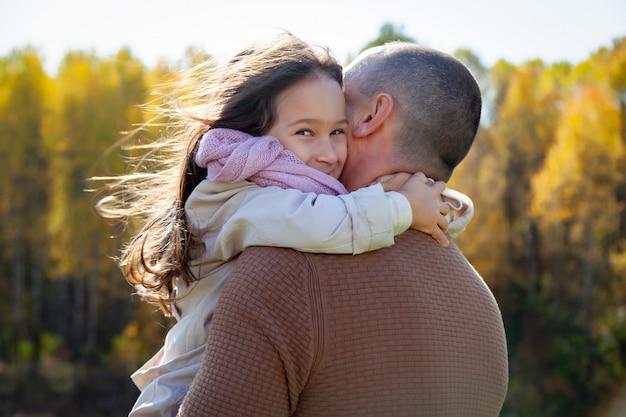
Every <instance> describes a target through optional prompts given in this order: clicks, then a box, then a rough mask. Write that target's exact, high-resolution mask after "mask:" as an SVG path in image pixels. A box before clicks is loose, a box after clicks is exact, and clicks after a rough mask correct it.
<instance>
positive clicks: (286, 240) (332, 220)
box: [186, 183, 412, 260]
mask: <svg viewBox="0 0 626 417" xmlns="http://www.w3.org/2000/svg"><path fill="white" fill-rule="evenodd" d="M205 186H206V187H216V186H217V185H215V184H213V185H211V184H210V183H209V184H205ZM231 191H232V189H231ZM199 192H200V193H202V190H199ZM221 193H222V191H218V193H217V194H216V193H213V194H210V193H209V194H207V195H206V198H202V197H200V198H195V199H191V201H188V204H187V205H186V211H187V216H188V218H189V219H190V222H191V223H192V224H194V225H196V226H195V227H196V228H198V229H199V230H203V231H206V230H213V231H214V233H213V234H212V236H211V233H209V234H207V233H205V232H202V234H203V235H206V236H207V239H208V240H205V241H204V242H203V243H204V245H205V250H207V251H208V253H211V254H212V256H214V257H215V258H217V259H221V260H228V259H231V258H233V257H235V256H237V255H238V254H239V253H241V252H242V251H243V250H244V249H245V248H247V247H250V246H274V247H287V248H293V249H297V250H300V251H303V252H317V253H334V254H355V255H356V254H360V253H363V252H367V251H372V250H376V249H380V248H383V247H387V246H391V245H393V242H394V236H396V235H398V234H400V233H402V232H404V231H406V230H407V229H408V227H409V226H410V224H411V220H412V212H411V207H410V205H409V202H408V200H407V199H406V198H405V197H404V196H403V195H401V194H399V193H396V192H387V193H385V192H384V190H383V188H382V186H381V185H380V184H376V185H373V186H370V187H366V188H363V189H360V190H357V191H355V192H352V193H350V194H345V195H340V196H330V195H317V194H313V193H303V192H301V191H298V190H293V189H287V190H286V189H282V188H278V187H263V188H262V187H258V186H250V185H249V183H248V185H247V186H245V187H243V188H242V189H241V191H240V192H239V193H232V192H230V193H229V194H228V196H227V197H223V198H222V201H221V204H222V207H212V206H211V204H213V203H210V204H203V202H207V201H209V200H210V199H213V200H215V201H217V199H219V195H220V194H221ZM215 205H216V204H213V206H215Z"/></svg>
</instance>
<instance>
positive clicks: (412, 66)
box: [341, 42, 482, 190]
mask: <svg viewBox="0 0 626 417" xmlns="http://www.w3.org/2000/svg"><path fill="white" fill-rule="evenodd" d="M344 86H345V96H346V109H347V115H348V120H349V122H350V126H351V131H352V135H351V137H350V139H349V141H348V145H349V146H348V150H349V151H348V159H347V161H346V165H345V168H344V171H343V174H342V176H341V180H342V181H343V183H344V184H345V185H346V188H348V190H354V189H357V188H359V187H363V186H366V185H369V184H370V183H371V182H372V181H374V180H375V179H376V178H377V177H378V176H380V175H384V174H389V173H394V172H399V171H405V172H417V171H422V172H424V173H425V174H426V175H427V176H429V177H431V178H433V179H435V180H442V181H447V180H448V179H449V178H450V176H451V175H452V171H453V170H454V168H455V167H456V166H457V165H458V164H459V162H461V160H462V159H463V158H464V157H465V156H466V155H467V152H468V151H469V149H470V147H471V145H472V143H473V141H474V138H475V136H476V131H477V129H478V124H479V122H480V111H481V105H482V101H481V95H480V88H479V87H478V84H477V82H476V80H475V78H474V77H473V75H472V74H471V72H470V71H469V69H468V68H467V67H466V66H465V65H464V64H463V63H462V62H461V61H459V60H458V59H456V58H454V57H452V56H450V55H447V54H444V53H442V52H439V51H436V50H433V49H429V48H424V47H422V46H418V45H416V44H412V43H406V42H394V43H389V44H386V45H384V46H379V47H375V48H372V49H369V50H367V51H365V52H363V53H362V54H361V55H359V56H358V57H357V58H356V59H355V60H354V62H352V63H351V64H350V65H349V66H348V67H346V69H345V71H344Z"/></svg>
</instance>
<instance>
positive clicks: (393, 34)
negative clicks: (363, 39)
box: [361, 22, 417, 52]
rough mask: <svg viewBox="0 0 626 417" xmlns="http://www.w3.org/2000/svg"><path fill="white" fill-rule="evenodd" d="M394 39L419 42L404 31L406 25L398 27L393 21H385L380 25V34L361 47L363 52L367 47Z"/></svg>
mask: <svg viewBox="0 0 626 417" xmlns="http://www.w3.org/2000/svg"><path fill="white" fill-rule="evenodd" d="M393 41H404V42H412V43H417V41H416V40H415V39H413V38H412V37H410V36H408V35H406V34H405V33H404V27H402V26H400V27H396V25H394V24H393V23H389V22H388V23H384V24H383V25H382V26H381V27H380V31H379V32H378V36H377V37H376V39H374V40H373V41H371V42H369V43H368V44H367V45H365V46H364V47H363V49H361V52H363V51H365V50H366V49H369V48H373V47H374V46H380V45H384V44H386V43H387V42H393Z"/></svg>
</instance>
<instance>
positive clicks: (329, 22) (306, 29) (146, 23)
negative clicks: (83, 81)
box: [0, 0, 626, 71]
mask: <svg viewBox="0 0 626 417" xmlns="http://www.w3.org/2000/svg"><path fill="white" fill-rule="evenodd" d="M625 21H626V2H624V1H621V0H550V1H545V0H527V1H524V2H518V1H513V0H502V1H498V0H474V1H465V0H441V1H428V0H384V1H382V2H371V1H355V0H347V1H341V0H317V1H297V0H259V1H257V0H244V1H238V0H231V1H223V0H179V1H176V2H173V1H170V0H95V1H80V0H57V1H47V0H21V1H17V0H1V1H0V54H7V53H8V52H10V51H11V50H12V49H13V48H16V47H23V46H26V45H32V46H34V47H35V48H37V49H38V50H39V51H40V53H41V56H42V58H43V60H44V62H45V65H46V69H47V70H49V71H53V70H56V68H57V66H58V64H59V62H60V60H61V59H62V58H63V55H64V54H65V53H66V52H67V51H68V50H72V49H79V50H83V51H94V52H95V53H97V54H99V55H104V56H106V55H107V54H114V53H116V52H117V51H118V50H119V48H120V47H122V46H128V47H129V48H130V49H131V51H132V52H133V54H134V55H135V56H137V57H139V58H140V59H141V60H142V61H143V62H145V63H146V65H148V66H153V65H154V64H155V63H156V62H157V60H158V59H161V58H165V59H169V60H176V59H180V58H182V57H183V55H184V51H185V49H186V48H188V47H195V48H197V49H203V50H204V51H206V52H208V53H210V54H211V55H213V56H214V57H216V58H218V59H224V58H226V57H228V56H229V55H231V54H232V53H234V52H235V51H236V50H238V49H239V48H241V47H243V46H244V45H246V44H248V43H250V42H253V41H256V40H259V39H260V38H262V37H266V36H268V35H269V34H272V33H273V32H274V31H275V29H276V28H281V29H287V30H289V31H291V32H293V33H294V34H296V35H297V36H299V37H301V38H303V39H305V40H306V41H309V42H313V43H319V44H323V45H326V46H329V47H330V48H331V49H332V50H333V51H335V53H336V55H337V57H338V58H339V59H341V60H342V61H343V60H345V59H347V58H348V57H349V56H354V55H355V54H356V53H358V52H359V50H360V49H361V48H362V47H363V45H365V44H366V43H367V42H369V41H370V40H372V39H373V38H375V37H376V36H377V34H378V30H379V28H380V26H381V25H382V24H384V23H386V22H390V23H393V24H396V25H397V26H398V27H401V28H402V29H403V31H404V33H406V34H407V35H409V36H411V37H413V38H415V39H416V40H417V41H418V42H420V43H422V44H424V45H427V46H430V47H433V48H437V49H441V50H443V51H444V52H448V53H452V52H454V51H455V50H456V49H459V48H467V49H470V50H472V51H473V52H474V53H475V54H476V55H477V56H478V57H479V58H480V59H481V61H482V62H483V63H484V64H485V65H487V66H491V65H493V64H494V63H495V62H496V61H497V60H499V59H506V60H508V61H510V62H513V63H515V64H519V63H521V62H523V61H526V60H529V59H534V58H538V59H541V60H544V61H547V62H555V61H561V60H565V61H569V62H578V61H581V60H583V59H585V58H587V56H588V55H589V54H590V53H591V52H593V51H595V50H596V49H597V48H598V47H600V46H608V45H610V43H611V40H612V39H613V38H616V37H621V36H623V34H624V31H625V30H626V23H625Z"/></svg>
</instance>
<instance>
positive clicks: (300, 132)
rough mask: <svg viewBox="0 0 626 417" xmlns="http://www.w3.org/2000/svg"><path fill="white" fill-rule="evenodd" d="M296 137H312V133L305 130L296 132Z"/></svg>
mask: <svg viewBox="0 0 626 417" xmlns="http://www.w3.org/2000/svg"><path fill="white" fill-rule="evenodd" d="M296 135H302V136H313V133H311V131H310V130H307V129H302V130H298V131H297V132H296Z"/></svg>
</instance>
